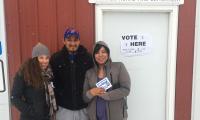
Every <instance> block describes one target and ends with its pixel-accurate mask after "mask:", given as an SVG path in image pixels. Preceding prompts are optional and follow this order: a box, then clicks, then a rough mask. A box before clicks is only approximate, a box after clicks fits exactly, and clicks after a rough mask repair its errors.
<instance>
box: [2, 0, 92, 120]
mask: <svg viewBox="0 0 200 120" xmlns="http://www.w3.org/2000/svg"><path fill="white" fill-rule="evenodd" d="M5 11H6V13H5V14H6V29H7V30H6V32H7V43H8V62H9V79H10V87H11V88H12V83H13V77H14V75H15V72H16V71H17V70H18V68H19V66H20V64H21V63H23V62H24V61H25V60H26V59H27V58H29V57H31V51H32V47H33V46H34V45H35V44H36V43H37V42H42V43H44V44H46V45H47V46H48V47H49V48H50V50H51V53H54V52H55V51H57V50H59V49H60V48H61V47H62V46H63V33H64V31H65V29H66V28H67V27H74V28H76V29H77V30H79V32H80V36H81V44H83V45H84V46H85V47H87V48H88V49H89V51H91V50H92V45H93V41H94V6H93V5H92V4H89V3H88V0H5ZM12 116H13V120H19V114H18V112H17V110H16V109H15V108H14V107H13V108H12Z"/></svg>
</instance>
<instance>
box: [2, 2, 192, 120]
mask: <svg viewBox="0 0 200 120" xmlns="http://www.w3.org/2000/svg"><path fill="white" fill-rule="evenodd" d="M4 1H5V9H6V32H7V44H8V59H9V77H10V86H12V83H13V77H14V74H15V72H16V71H17V69H18V67H19V66H20V64H21V63H22V62H23V61H24V60H25V59H27V58H28V57H30V55H31V50H32V47H33V46H34V44H35V43H37V42H38V41H40V42H43V43H44V44H46V45H47V46H48V47H49V48H50V50H51V52H52V53H53V52H55V51H57V50H58V49H60V48H61V47H62V45H63V43H62V39H63V32H64V30H65V28H66V27H68V26H71V27H75V28H76V29H78V30H79V31H80V34H81V42H82V44H83V45H85V46H86V47H87V48H89V50H90V51H91V50H92V44H93V42H94V33H95V32H94V6H93V5H92V4H89V3H88V0H4ZM195 2H196V0H185V4H184V5H183V6H181V7H180V15H179V31H178V51H177V52H178V53H177V78H176V81H177V82H176V103H175V120H190V118H191V99H192V97H191V96H192V72H193V71H192V69H193V53H194V52H193V46H194V30H195V25H194V24H195V22H194V21H195V4H196V3H195ZM12 110H13V112H12V114H13V120H19V114H18V112H17V110H16V109H14V108H13V109H12Z"/></svg>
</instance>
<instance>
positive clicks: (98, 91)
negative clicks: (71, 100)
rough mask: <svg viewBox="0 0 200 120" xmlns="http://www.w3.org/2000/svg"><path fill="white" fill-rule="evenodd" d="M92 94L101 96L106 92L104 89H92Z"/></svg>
mask: <svg viewBox="0 0 200 120" xmlns="http://www.w3.org/2000/svg"><path fill="white" fill-rule="evenodd" d="M89 92H90V94H92V95H93V96H100V95H103V94H105V90H104V89H103V88H92V89H90V90H89Z"/></svg>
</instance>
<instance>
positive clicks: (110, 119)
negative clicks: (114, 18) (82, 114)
mask: <svg viewBox="0 0 200 120" xmlns="http://www.w3.org/2000/svg"><path fill="white" fill-rule="evenodd" d="M93 59H94V63H95V66H94V67H93V68H91V69H89V70H88V71H87V72H86V76H85V83H84V93H83V98H84V100H85V102H87V103H88V107H87V110H88V115H89V118H90V120H126V119H127V104H126V97H127V96H128V95H129V92H130V85H131V83H130V77H129V74H128V72H127V70H126V68H125V66H124V64H123V63H122V62H112V61H111V59H110V50H109V48H108V46H107V44H106V43H105V42H103V41H99V42H97V43H96V44H95V47H94V51H93Z"/></svg>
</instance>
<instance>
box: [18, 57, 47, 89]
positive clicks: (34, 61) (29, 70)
mask: <svg viewBox="0 0 200 120" xmlns="http://www.w3.org/2000/svg"><path fill="white" fill-rule="evenodd" d="M21 69H22V71H23V75H24V76H23V77H24V80H25V82H26V83H27V84H28V85H30V86H32V87H34V88H43V86H44V83H43V77H42V74H41V71H42V70H41V67H40V65H39V61H38V58H37V57H35V58H30V59H28V60H27V61H26V62H25V63H24V64H23V65H22V68H21Z"/></svg>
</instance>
